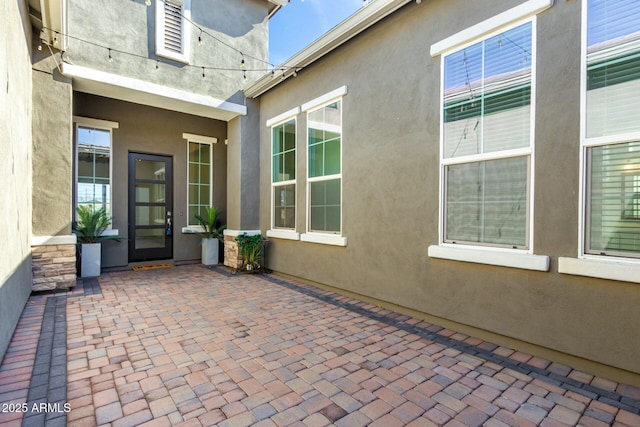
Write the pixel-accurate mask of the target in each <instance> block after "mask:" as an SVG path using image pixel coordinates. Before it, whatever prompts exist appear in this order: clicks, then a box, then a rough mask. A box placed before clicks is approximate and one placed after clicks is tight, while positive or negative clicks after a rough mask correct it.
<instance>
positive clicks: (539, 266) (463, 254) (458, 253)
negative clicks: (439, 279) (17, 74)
mask: <svg viewBox="0 0 640 427" xmlns="http://www.w3.org/2000/svg"><path fill="white" fill-rule="evenodd" d="M428 254H429V257H431V258H441V259H448V260H452V261H463V262H473V263H477V264H488V265H497V266H501V267H512V268H521V269H525V270H536V271H549V257H548V256H545V255H534V254H530V253H524V252H514V251H508V250H500V249H493V248H471V247H469V248H466V247H465V248H463V247H451V246H443V245H431V246H429V252H428Z"/></svg>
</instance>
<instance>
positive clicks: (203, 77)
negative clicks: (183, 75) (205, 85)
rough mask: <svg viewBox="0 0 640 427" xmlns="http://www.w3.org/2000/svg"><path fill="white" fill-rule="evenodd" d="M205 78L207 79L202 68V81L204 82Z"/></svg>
mask: <svg viewBox="0 0 640 427" xmlns="http://www.w3.org/2000/svg"><path fill="white" fill-rule="evenodd" d="M206 78H207V76H205V74H204V67H202V80H204V79H206Z"/></svg>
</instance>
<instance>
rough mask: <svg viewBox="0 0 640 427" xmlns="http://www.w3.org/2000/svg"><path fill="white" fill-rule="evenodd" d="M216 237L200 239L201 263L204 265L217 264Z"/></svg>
mask: <svg viewBox="0 0 640 427" xmlns="http://www.w3.org/2000/svg"><path fill="white" fill-rule="evenodd" d="M218 245H219V241H218V239H202V263H203V264H204V265H216V264H218V252H219V247H218Z"/></svg>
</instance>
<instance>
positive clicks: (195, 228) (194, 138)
mask: <svg viewBox="0 0 640 427" xmlns="http://www.w3.org/2000/svg"><path fill="white" fill-rule="evenodd" d="M182 138H183V139H185V140H186V141H187V144H186V153H187V180H186V181H187V182H186V183H185V187H186V195H187V226H186V227H183V228H182V232H183V233H202V232H204V228H203V227H202V226H201V225H198V224H194V225H192V224H189V222H190V218H189V167H190V165H189V163H190V162H189V144H190V143H192V142H193V143H196V144H203V145H209V161H210V163H209V164H210V165H211V167H210V168H209V182H210V185H209V207H211V206H213V148H214V146H215V144H216V143H217V142H218V138H214V137H211V136H204V135H195V134H192V133H183V134H182Z"/></svg>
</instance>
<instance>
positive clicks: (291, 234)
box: [267, 230, 300, 240]
mask: <svg viewBox="0 0 640 427" xmlns="http://www.w3.org/2000/svg"><path fill="white" fill-rule="evenodd" d="M267 237H273V238H275V239H287V240H300V233H296V232H295V231H292V230H267Z"/></svg>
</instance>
